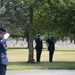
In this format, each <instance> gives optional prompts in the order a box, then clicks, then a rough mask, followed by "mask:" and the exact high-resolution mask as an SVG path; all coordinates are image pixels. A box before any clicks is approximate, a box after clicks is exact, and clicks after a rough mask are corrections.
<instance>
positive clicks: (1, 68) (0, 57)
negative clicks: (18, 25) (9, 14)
mask: <svg viewBox="0 0 75 75" xmlns="http://www.w3.org/2000/svg"><path fill="white" fill-rule="evenodd" d="M8 36H9V34H8V35H7V34H6V28H5V27H4V26H1V27H0V75H5V74H6V67H7V65H8V64H9V63H8V58H7V53H6V51H7V45H6V39H7V38H8ZM5 37H6V38H5Z"/></svg>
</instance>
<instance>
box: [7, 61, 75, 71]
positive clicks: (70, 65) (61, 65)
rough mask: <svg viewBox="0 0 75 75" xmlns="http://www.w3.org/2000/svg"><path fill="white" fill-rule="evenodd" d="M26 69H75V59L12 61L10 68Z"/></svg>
mask: <svg viewBox="0 0 75 75" xmlns="http://www.w3.org/2000/svg"><path fill="white" fill-rule="evenodd" d="M25 69H75V61H71V62H69V61H54V62H44V61H43V62H40V63H27V62H10V65H9V66H8V70H25Z"/></svg>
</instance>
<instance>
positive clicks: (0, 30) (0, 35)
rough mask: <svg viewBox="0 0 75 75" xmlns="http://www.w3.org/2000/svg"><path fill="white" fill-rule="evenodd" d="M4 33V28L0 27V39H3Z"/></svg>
mask: <svg viewBox="0 0 75 75" xmlns="http://www.w3.org/2000/svg"><path fill="white" fill-rule="evenodd" d="M5 33H6V28H5V26H1V27H0V39H2V38H4V34H5Z"/></svg>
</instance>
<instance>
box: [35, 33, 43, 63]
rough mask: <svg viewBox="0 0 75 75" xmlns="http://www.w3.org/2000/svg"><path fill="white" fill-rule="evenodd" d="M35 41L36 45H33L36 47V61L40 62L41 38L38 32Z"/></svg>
mask: <svg viewBox="0 0 75 75" xmlns="http://www.w3.org/2000/svg"><path fill="white" fill-rule="evenodd" d="M35 42H36V46H35V49H36V61H37V62H40V58H41V53H42V48H43V44H42V39H40V35H39V34H38V35H37V36H36V39H35Z"/></svg>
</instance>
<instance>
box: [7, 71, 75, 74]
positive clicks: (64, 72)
mask: <svg viewBox="0 0 75 75" xmlns="http://www.w3.org/2000/svg"><path fill="white" fill-rule="evenodd" d="M6 75H75V70H22V71H20V70H19V71H7V74H6Z"/></svg>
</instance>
